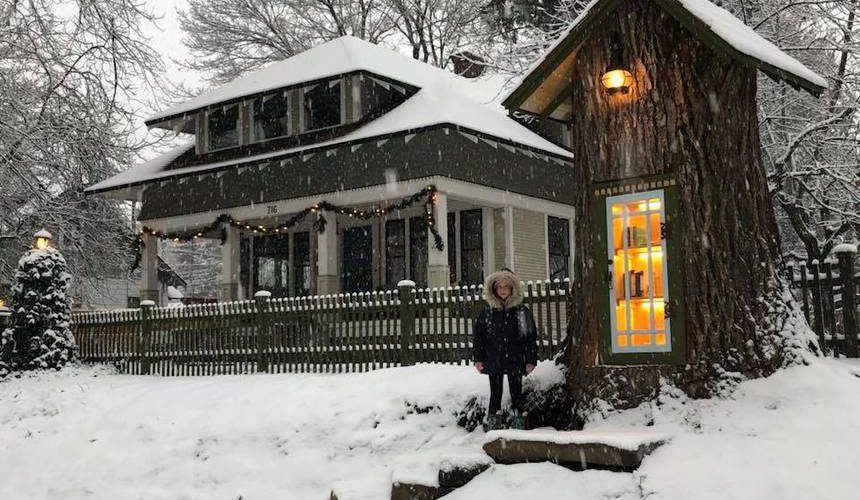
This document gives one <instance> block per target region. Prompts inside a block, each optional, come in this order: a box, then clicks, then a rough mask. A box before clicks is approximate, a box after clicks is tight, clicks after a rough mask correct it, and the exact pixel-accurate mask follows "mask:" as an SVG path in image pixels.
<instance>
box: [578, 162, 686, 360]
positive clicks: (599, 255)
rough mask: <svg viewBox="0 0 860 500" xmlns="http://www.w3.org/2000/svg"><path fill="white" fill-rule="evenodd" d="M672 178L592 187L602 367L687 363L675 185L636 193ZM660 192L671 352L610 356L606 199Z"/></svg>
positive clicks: (638, 180) (655, 178) (662, 176)
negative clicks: (666, 232)
mask: <svg viewBox="0 0 860 500" xmlns="http://www.w3.org/2000/svg"><path fill="white" fill-rule="evenodd" d="M672 179H673V176H671V175H659V176H653V177H646V178H641V179H627V180H624V181H609V182H602V183H596V184H594V187H593V189H592V195H593V198H592V201H593V205H592V206H593V210H594V221H595V226H596V227H595V229H594V230H595V238H594V241H595V249H594V250H595V252H596V262H597V263H598V264H597V276H596V280H595V288H594V293H595V302H596V306H597V328H598V353H599V357H600V363H601V364H604V365H683V364H686V362H687V325H686V315H685V309H686V308H685V304H686V301H685V299H684V296H685V295H684V275H683V266H682V265H681V264H682V262H683V254H682V245H681V242H682V238H681V231H682V228H683V224H682V223H681V208H680V188H679V186H678V185H677V184H675V185H669V186H661V187H647V186H645V187H643V188H642V189H635V186H637V185H640V184H642V183H651V182H657V181H670V180H672ZM630 186H632V187H634V188H633V189H632V190H631V191H627V190H624V191H623V192H618V193H611V194H594V193H596V192H597V191H600V190H604V189H607V188H610V189H611V188H625V187H630ZM658 189H662V190H663V194H664V197H663V199H664V203H665V210H664V212H665V221H664V222H665V223H666V224H667V225H668V227H669V236H668V237H667V238H666V254H667V255H666V259H667V264H668V265H667V266H666V269H667V273H668V276H667V280H668V287H669V289H668V294H669V302H668V304H669V307H670V311H671V316H670V322H669V329H670V330H669V331H670V335H671V337H670V338H671V343H672V350H671V351H670V352H657V353H640V352H637V353H613V352H612V320H611V319H610V315H611V314H613V310H612V304H611V303H610V299H609V293H608V291H609V273H608V272H607V266H608V264H609V262H608V257H607V255H606V248H607V237H608V234H607V213H606V198H608V197H610V196H616V195H619V194H633V193H637V192H645V191H652V190H658Z"/></svg>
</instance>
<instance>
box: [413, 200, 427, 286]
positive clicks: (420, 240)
mask: <svg viewBox="0 0 860 500" xmlns="http://www.w3.org/2000/svg"><path fill="white" fill-rule="evenodd" d="M427 253H428V249H427V228H426V227H425V226H424V218H423V217H413V218H411V219H409V277H410V279H412V281H414V282H415V284H416V285H418V286H419V287H426V286H427V258H428V257H427Z"/></svg>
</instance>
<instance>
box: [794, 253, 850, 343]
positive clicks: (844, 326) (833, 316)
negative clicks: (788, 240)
mask: <svg viewBox="0 0 860 500" xmlns="http://www.w3.org/2000/svg"><path fill="white" fill-rule="evenodd" d="M834 253H835V254H836V257H837V259H836V260H835V261H831V260H826V261H824V262H818V261H817V260H813V261H811V262H801V263H800V264H795V263H789V264H788V273H789V276H790V277H791V286H792V288H793V289H794V291H795V295H796V296H798V297H799V299H800V301H801V303H802V306H803V313H804V315H805V316H806V320H807V321H808V322H809V324H810V326H812V329H813V330H814V331H815V333H816V334H817V335H818V342H819V344H820V345H821V347H822V349H824V350H825V352H828V353H831V354H834V355H844V356H848V357H853V358H856V357H860V338H858V337H860V327H858V323H860V321H858V320H860V310H858V305H860V273H858V270H857V248H856V247H855V246H853V245H840V246H839V247H837V248H835V249H834Z"/></svg>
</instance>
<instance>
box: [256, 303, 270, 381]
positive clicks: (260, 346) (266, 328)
mask: <svg viewBox="0 0 860 500" xmlns="http://www.w3.org/2000/svg"><path fill="white" fill-rule="evenodd" d="M271 298H272V292H268V291H266V290H260V291H259V292H257V293H255V294H254V302H255V306H256V307H255V311H256V314H255V318H254V320H255V323H256V325H255V326H256V328H255V330H256V334H257V373H265V372H268V371H269V355H268V349H269V341H270V338H271V333H272V332H271V325H270V323H271V322H270V321H269V320H270V318H269V299H271Z"/></svg>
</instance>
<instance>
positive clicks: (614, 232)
mask: <svg viewBox="0 0 860 500" xmlns="http://www.w3.org/2000/svg"><path fill="white" fill-rule="evenodd" d="M606 210H607V215H608V217H607V230H608V235H609V237H608V238H607V244H608V249H607V250H608V254H609V255H608V257H609V266H610V269H609V272H610V288H609V303H610V317H611V319H610V323H611V325H612V352H614V353H624V352H630V353H635V352H669V351H671V350H672V347H671V332H670V325H669V319H668V314H667V307H666V304H667V303H669V302H668V301H669V297H668V291H669V287H668V272H667V260H668V258H667V249H666V244H665V243H666V242H665V239H664V233H665V231H664V227H665V222H666V217H665V197H664V191H663V190H656V191H648V192H643V193H634V194H626V195H621V196H611V197H608V198H606Z"/></svg>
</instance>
